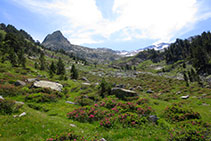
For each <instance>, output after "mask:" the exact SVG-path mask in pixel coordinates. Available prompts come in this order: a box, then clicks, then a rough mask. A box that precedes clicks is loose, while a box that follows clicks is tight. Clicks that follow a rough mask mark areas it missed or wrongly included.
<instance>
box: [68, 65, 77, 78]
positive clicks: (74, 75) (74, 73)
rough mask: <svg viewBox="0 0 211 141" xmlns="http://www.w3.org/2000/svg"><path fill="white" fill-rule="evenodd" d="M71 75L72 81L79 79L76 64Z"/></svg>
mask: <svg viewBox="0 0 211 141" xmlns="http://www.w3.org/2000/svg"><path fill="white" fill-rule="evenodd" d="M70 73H71V78H72V79H78V70H77V69H76V67H75V65H74V64H73V65H72V68H71V70H70Z"/></svg>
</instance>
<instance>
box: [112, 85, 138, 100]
mask: <svg viewBox="0 0 211 141" xmlns="http://www.w3.org/2000/svg"><path fill="white" fill-rule="evenodd" d="M111 94H112V95H115V96H116V97H118V98H124V97H134V96H138V94H137V93H136V92H135V91H131V90H127V89H123V88H117V87H116V88H112V89H111Z"/></svg>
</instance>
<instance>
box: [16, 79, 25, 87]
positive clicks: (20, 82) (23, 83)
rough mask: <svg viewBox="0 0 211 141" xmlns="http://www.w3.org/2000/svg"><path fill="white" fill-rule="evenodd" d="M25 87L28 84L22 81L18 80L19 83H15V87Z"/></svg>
mask: <svg viewBox="0 0 211 141" xmlns="http://www.w3.org/2000/svg"><path fill="white" fill-rule="evenodd" d="M25 85H26V83H25V82H23V81H21V80H17V81H16V82H15V86H25Z"/></svg>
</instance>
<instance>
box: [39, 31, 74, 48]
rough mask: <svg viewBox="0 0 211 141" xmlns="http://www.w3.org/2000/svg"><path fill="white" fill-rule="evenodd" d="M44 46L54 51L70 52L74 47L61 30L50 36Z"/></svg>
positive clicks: (46, 38) (45, 40)
mask: <svg viewBox="0 0 211 141" xmlns="http://www.w3.org/2000/svg"><path fill="white" fill-rule="evenodd" d="M42 45H43V46H45V47H46V48H51V49H53V50H59V49H63V50H69V49H71V48H72V47H71V46H72V45H71V44H70V42H69V41H68V40H67V38H65V37H64V36H63V34H62V32H61V31H60V30H57V31H55V32H53V33H52V34H48V35H47V36H46V37H45V39H44V41H43V43H42Z"/></svg>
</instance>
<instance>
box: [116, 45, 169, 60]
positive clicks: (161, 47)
mask: <svg viewBox="0 0 211 141" xmlns="http://www.w3.org/2000/svg"><path fill="white" fill-rule="evenodd" d="M169 46H170V43H159V44H155V45H151V46H148V47H144V48H141V49H138V50H134V51H125V50H123V51H119V52H118V53H117V54H118V55H120V56H126V57H129V56H135V55H136V54H138V53H139V52H141V51H144V50H147V49H154V50H164V49H165V48H168V47H169Z"/></svg>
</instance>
